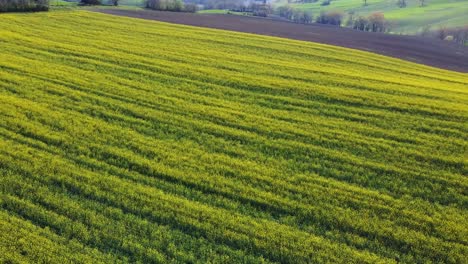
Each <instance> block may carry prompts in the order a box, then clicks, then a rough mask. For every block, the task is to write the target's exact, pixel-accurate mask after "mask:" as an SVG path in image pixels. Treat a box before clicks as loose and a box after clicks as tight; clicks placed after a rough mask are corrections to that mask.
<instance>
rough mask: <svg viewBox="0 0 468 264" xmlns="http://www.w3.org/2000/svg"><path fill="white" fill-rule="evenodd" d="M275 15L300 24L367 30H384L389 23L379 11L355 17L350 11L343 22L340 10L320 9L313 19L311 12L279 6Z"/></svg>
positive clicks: (342, 14)
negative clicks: (343, 26)
mask: <svg viewBox="0 0 468 264" xmlns="http://www.w3.org/2000/svg"><path fill="white" fill-rule="evenodd" d="M276 13H277V15H279V16H280V17H283V18H286V19H288V20H290V21H293V22H296V23H300V24H310V23H313V22H315V23H319V24H328V25H335V26H342V25H345V26H347V27H350V28H353V29H356V30H361V31H369V32H386V31H388V30H389V28H390V27H389V23H388V22H387V20H385V16H384V14H383V13H381V12H376V13H373V14H371V15H369V16H367V17H366V16H359V17H356V16H355V15H354V13H350V14H349V17H348V19H347V21H346V22H344V17H345V15H344V13H343V12H341V11H336V10H334V11H322V12H321V13H320V14H319V15H318V16H317V17H316V18H315V19H314V16H313V15H312V13H311V12H308V11H304V10H301V9H298V8H293V7H291V6H281V7H278V8H277V10H276Z"/></svg>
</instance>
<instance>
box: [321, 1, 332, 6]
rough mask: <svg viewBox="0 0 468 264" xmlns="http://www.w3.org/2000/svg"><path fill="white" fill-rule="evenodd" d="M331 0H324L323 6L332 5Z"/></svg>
mask: <svg viewBox="0 0 468 264" xmlns="http://www.w3.org/2000/svg"><path fill="white" fill-rule="evenodd" d="M330 3H331V0H323V2H322V3H321V4H320V5H321V6H327V5H330Z"/></svg>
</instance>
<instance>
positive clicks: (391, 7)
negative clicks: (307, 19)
mask: <svg viewBox="0 0 468 264" xmlns="http://www.w3.org/2000/svg"><path fill="white" fill-rule="evenodd" d="M293 2H294V1H293ZM406 2H407V7H405V8H399V7H398V6H397V5H396V0H368V1H367V4H368V5H367V6H364V4H363V3H364V1H363V0H332V1H331V2H330V5H327V6H322V5H321V4H322V1H317V2H314V3H304V4H292V6H294V7H296V8H300V9H304V10H307V11H310V12H312V14H316V15H318V14H319V13H320V12H321V11H324V10H342V11H344V12H345V13H347V12H354V13H355V16H358V15H364V16H366V15H369V14H371V13H373V12H383V13H384V15H385V18H386V19H388V20H389V21H390V22H392V26H391V31H392V32H395V33H404V34H414V33H417V32H418V31H421V30H422V29H423V28H424V27H426V26H430V27H431V28H432V29H437V28H438V27H441V26H446V27H458V26H465V25H468V16H467V14H468V1H467V0H426V1H425V5H424V6H423V7H421V6H420V1H419V0H407V1H406ZM286 3H287V1H279V4H278V5H284V4H286Z"/></svg>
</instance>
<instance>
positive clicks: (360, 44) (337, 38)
mask: <svg viewBox="0 0 468 264" xmlns="http://www.w3.org/2000/svg"><path fill="white" fill-rule="evenodd" d="M94 11H96V12H102V13H106V14H112V15H119V16H128V17H134V18H142V19H150V20H158V21H163V22H169V23H176V24H184V25H190V26H198V27H209V28H216V29H224V30H232V31H239V32H246V33H253V34H261V35H268V36H275V37H283V38H290V39H297V40H305V41H312V42H318V43H324V44H330V45H336V46H342V47H347V48H353V49H359V50H365V51H370V52H375V53H378V54H382V55H386V56H391V57H396V58H400V59H404V60H408V61H412V62H416V63H420V64H425V65H429V66H433V67H438V68H443V69H448V70H453V71H458V72H465V73H466V72H468V48H466V47H462V46H459V45H456V44H454V43H450V42H447V41H441V40H437V39H428V38H422V37H418V36H401V35H390V34H379V33H369V32H361V31H356V30H352V29H348V28H339V27H335V26H327V25H320V24H311V25H301V24H296V23H291V22H286V21H278V20H272V19H264V18H254V17H244V16H238V15H221V14H191V13H176V12H159V11H149V10H120V9H119V10H118V9H98V10H94Z"/></svg>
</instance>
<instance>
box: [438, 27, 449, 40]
mask: <svg viewBox="0 0 468 264" xmlns="http://www.w3.org/2000/svg"><path fill="white" fill-rule="evenodd" d="M447 35H448V30H447V28H446V27H440V28H439V29H437V32H436V36H437V38H438V39H441V40H444V39H445V38H446V37H447Z"/></svg>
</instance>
